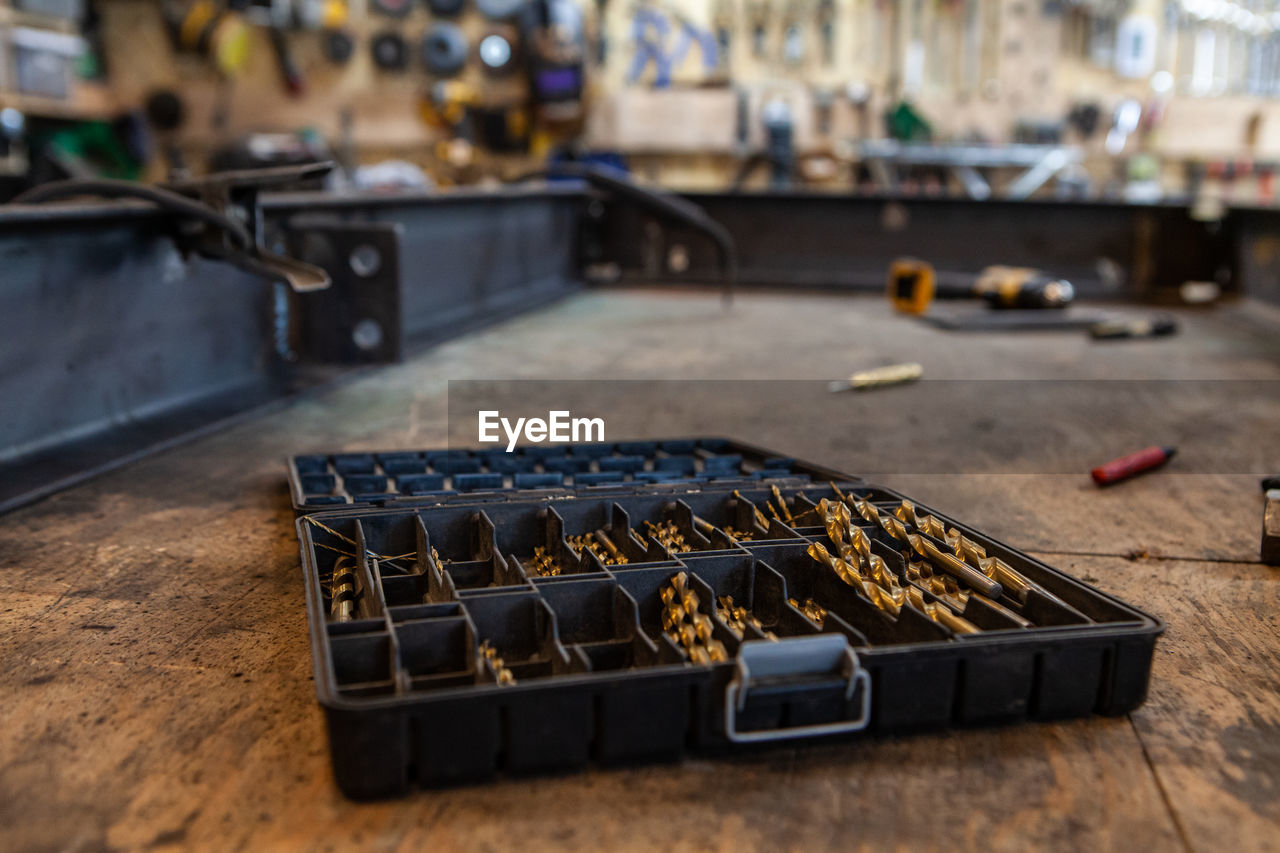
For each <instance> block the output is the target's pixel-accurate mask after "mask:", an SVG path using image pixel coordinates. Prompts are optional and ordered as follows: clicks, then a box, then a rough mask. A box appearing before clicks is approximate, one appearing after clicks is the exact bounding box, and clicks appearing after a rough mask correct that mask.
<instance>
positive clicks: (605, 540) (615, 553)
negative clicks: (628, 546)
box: [595, 530, 627, 566]
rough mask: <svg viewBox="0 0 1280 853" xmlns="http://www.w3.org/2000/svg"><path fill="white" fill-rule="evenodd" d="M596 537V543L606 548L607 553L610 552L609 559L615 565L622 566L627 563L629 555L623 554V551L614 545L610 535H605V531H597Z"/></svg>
mask: <svg viewBox="0 0 1280 853" xmlns="http://www.w3.org/2000/svg"><path fill="white" fill-rule="evenodd" d="M595 537H596V541H597V542H599V543H600V544H601V545H603V546H604V549H605V551H607V552H609V557H610V559H611V560H612V563H613V565H615V566H617V565H622V564H624V563H626V562H627V555H626V554H623V553H622V549H620V548H619V547H618V546H617V545H615V544H613V540H612V539H610V538H609V534H607V533H605V532H604V531H603V530H597V531H596V532H595Z"/></svg>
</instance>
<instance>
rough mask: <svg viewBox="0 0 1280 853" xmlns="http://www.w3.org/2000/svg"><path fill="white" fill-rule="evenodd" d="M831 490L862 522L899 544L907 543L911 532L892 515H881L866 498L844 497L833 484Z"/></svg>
mask: <svg viewBox="0 0 1280 853" xmlns="http://www.w3.org/2000/svg"><path fill="white" fill-rule="evenodd" d="M831 488H832V489H833V490H834V491H835V493H836V495H838V496H839V498H840V500H841V501H842V502H844V503H845V504H847V505H848V506H851V507H853V509H854V510H855V511H857V513H858V515H860V516H862V518H863V519H864V520H866V521H869V522H871V523H872V524H875V525H876V526H878V527H879V528H880V529H881V530H883V531H884V532H885V533H888V534H889V535H890V536H892V537H893V538H894V539H897V540H898V541H900V542H906V541H907V536H908V534H909V533H910V532H911V531H909V530H907V527H906V525H905V524H903V523H902V521H901V520H899V519H897V518H895V517H894V516H892V515H885V514H882V513H881V512H880V510H879V509H877V508H876V505H875V504H873V503H871V501H869V500H867V499H866V498H855V497H853V496H851V495H845V494H844V493H843V492H841V491H840V488H839V487H838V486H836V484H835V483H832V484H831Z"/></svg>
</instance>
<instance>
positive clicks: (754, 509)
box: [733, 489, 769, 530]
mask: <svg viewBox="0 0 1280 853" xmlns="http://www.w3.org/2000/svg"><path fill="white" fill-rule="evenodd" d="M733 496H734V497H735V498H737V499H738V500H740V501H742V502H743V503H744V504H746V505H747V506H749V507H751V515H752V516H753V517H754V518H755V520H756V524H758V525H759V526H760V529H761V530H768V529H769V518H768V517H767V516H766V515H765V514H764V513H763V512H761V511H760V507H758V506H756V505H755V504H753V503H752V502H751V501H749V500H747V499H746V498H744V497H743V496H742V493H741V492H739V491H738V490H737V489H734V490H733Z"/></svg>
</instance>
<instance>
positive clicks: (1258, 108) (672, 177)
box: [0, 0, 1280, 203]
mask: <svg viewBox="0 0 1280 853" xmlns="http://www.w3.org/2000/svg"><path fill="white" fill-rule="evenodd" d="M1273 5H1274V4H1269V3H1251V4H1247V6H1246V5H1242V4H1236V3H1229V2H1219V3H1203V2H1195V0H1176V2H1167V3H1166V2H1160V0H1088V2H1085V0H1062V2H1032V0H929V2H926V0H910V2H886V0H680V2H675V0H627V2H621V0H612V2H611V1H610V0H540V2H537V3H527V2H520V0H109V2H97V3H86V2H75V0H65V2H52V0H0V66H3V67H2V68H0V107H8V106H13V107H16V108H17V109H18V110H19V112H25V113H27V114H29V115H30V116H31V117H33V118H34V117H47V116H52V117H54V118H57V119H68V118H70V119H84V120H96V121H104V120H106V121H109V120H110V119H111V118H112V117H113V116H119V115H124V114H126V113H128V112H129V111H133V112H134V113H135V114H136V115H145V121H146V122H147V124H148V125H149V126H150V127H149V129H150V131H151V132H152V133H153V134H154V136H155V138H156V139H157V141H158V143H159V145H158V147H159V148H160V149H161V150H162V151H164V152H165V153H166V154H169V155H172V154H175V153H177V154H179V155H181V157H180V159H181V161H182V164H183V165H187V166H190V167H191V168H193V169H195V170H197V171H198V170H199V169H200V168H202V167H206V166H208V165H209V163H210V162H211V160H214V159H215V154H218V153H220V154H225V153H226V152H228V151H232V152H233V154H234V152H235V150H236V149H237V147H238V148H239V149H249V150H247V151H246V150H241V151H240V152H239V153H240V154H241V155H243V156H242V157H241V161H252V162H260V161H262V160H270V159H271V158H273V157H274V158H277V159H284V160H288V159H290V158H292V159H293V160H295V161H296V160H297V159H301V158H306V157H311V158H313V159H317V158H334V159H337V160H339V161H341V162H343V163H344V164H346V165H353V164H355V163H357V162H359V163H376V162H380V161H389V160H390V161H393V160H405V161H409V162H411V163H414V164H416V165H418V166H421V167H424V168H425V169H426V171H427V173H428V174H429V176H430V178H431V179H432V180H434V181H435V182H436V183H439V184H451V183H456V184H465V183H473V182H476V181H478V180H482V179H485V178H493V177H497V178H501V177H504V176H510V175H512V174H515V173H518V172H520V171H523V170H524V169H525V168H526V167H527V166H528V165H529V164H530V163H531V162H535V161H541V160H543V159H544V156H545V155H546V153H547V152H548V151H551V150H553V149H554V148H555V147H556V146H557V145H560V144H562V143H566V142H575V143H578V144H581V145H583V146H585V147H587V148H590V149H592V150H596V151H608V152H611V153H614V154H619V155H623V156H626V157H627V158H628V159H629V160H630V163H631V165H632V166H633V168H635V169H637V170H638V171H641V172H643V173H645V174H647V175H648V176H650V177H653V178H655V179H658V180H660V181H662V182H664V183H667V184H669V185H673V186H680V187H684V188H691V189H693V188H706V189H717V190H718V189H722V188H724V187H725V186H728V185H730V184H732V183H733V182H734V181H735V179H736V176H738V175H739V174H740V173H742V172H743V170H744V168H745V167H746V165H747V161H749V160H750V158H752V157H760V156H763V157H765V158H766V159H772V160H776V159H777V154H778V150H777V149H776V146H777V145H779V144H781V142H780V141H781V140H784V139H785V141H786V145H787V147H788V150H789V152H790V153H789V154H788V156H794V158H795V159H796V161H797V162H796V165H795V168H794V170H793V172H794V173H795V174H793V175H792V177H793V178H796V179H798V181H799V182H801V183H804V184H806V185H810V186H813V185H832V186H843V185H847V184H848V183H849V182H850V181H853V180H857V179H858V177H859V175H861V176H862V177H863V178H864V179H865V177H866V175H865V170H861V171H860V168H859V166H860V164H861V163H863V162H865V152H863V151H862V150H861V148H860V143H861V142H862V141H863V140H867V139H876V138H883V137H886V136H889V137H894V138H896V139H898V140H902V141H911V140H919V139H929V140H931V141H935V142H937V141H941V142H946V143H952V144H954V143H970V142H996V143H1000V142H1021V143H1037V144H1049V145H1060V144H1062V145H1069V146H1073V147H1075V148H1078V149H1080V151H1081V152H1082V154H1083V156H1082V158H1081V161H1080V163H1079V164H1078V165H1077V164H1075V163H1072V164H1071V165H1070V167H1069V168H1068V169H1066V170H1065V172H1064V175H1063V176H1065V177H1074V178H1081V177H1087V178H1091V179H1092V181H1093V185H1094V186H1095V187H1098V186H1103V185H1105V183H1106V182H1107V181H1109V180H1110V181H1113V182H1115V181H1119V182H1125V181H1129V182H1132V181H1135V180H1145V181H1147V182H1148V183H1152V182H1157V183H1158V182H1159V181H1161V180H1162V181H1163V182H1164V183H1165V184H1166V185H1174V186H1185V185H1189V184H1192V183H1196V182H1198V181H1202V180H1208V181H1210V182H1216V183H1217V184H1218V185H1219V189H1220V190H1221V192H1220V193H1219V194H1220V195H1223V196H1228V197H1229V198H1228V200H1229V201H1234V202H1237V203H1254V202H1257V201H1268V200H1270V196H1271V194H1272V189H1273V185H1274V174H1275V169H1274V166H1273V164H1275V163H1277V162H1280V101H1277V100H1276V97H1275V96H1276V95H1277V94H1280V84H1277V83H1276V82H1275V81H1276V80H1277V79H1280V74H1277V71H1278V70H1280V35H1277V32H1280V30H1277V27H1280V11H1278V10H1280V7H1277V8H1276V9H1272V6H1273ZM530 8H536V9H537V10H538V11H537V14H535V15H532V16H531V15H530V14H529V13H528V10H529V9H530ZM86 57H92V58H93V60H94V61H92V62H91V61H88V60H86ZM40 69H44V71H45V72H46V73H44V74H43V76H37V75H35V73H34V72H35V71H37V70H40ZM15 115H16V114H15ZM139 120H140V119H139ZM10 124H11V122H7V121H6V123H4V124H3V126H2V127H0V130H3V131H4V132H5V133H9V132H10ZM20 131H21V128H18V129H17V130H16V131H14V132H20ZM250 137H252V138H250ZM130 138H132V137H130ZM0 149H3V146H0ZM76 153H78V152H76V151H73V152H72V155H74V154H76ZM0 154H3V150H0ZM66 159H69V160H70V159H73V158H71V157H68V158H66ZM1153 159H1154V160H1155V161H1156V162H1152V160H1153ZM172 160H173V157H172V156H170V157H168V158H152V159H151V162H150V164H149V166H150V170H151V172H150V175H149V177H153V178H155V177H160V176H161V174H163V173H164V171H166V169H167V167H168V166H169V165H172ZM217 164H218V165H223V166H225V165H228V161H227V158H226V157H222V158H221V159H218V160H217ZM233 164H236V165H239V164H242V163H241V162H238V161H234V159H233ZM73 165H74V164H73ZM63 171H67V169H63ZM767 180H768V176H767V170H758V171H754V172H752V173H751V174H750V175H747V179H745V180H743V181H741V182H742V183H744V184H746V185H763V184H764V183H766V182H767ZM952 184H953V186H952V188H953V189H954V188H955V187H954V182H952Z"/></svg>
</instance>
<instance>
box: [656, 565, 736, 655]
mask: <svg viewBox="0 0 1280 853" xmlns="http://www.w3.org/2000/svg"><path fill="white" fill-rule="evenodd" d="M688 584H689V576H688V574H687V573H685V572H678V573H677V574H675V575H672V577H671V580H670V581H669V582H668V584H667V585H666V586H664V587H663V588H662V589H661V590H659V592H658V595H659V597H660V598H661V599H662V602H663V603H664V604H665V605H666V608H665V609H664V611H663V614H662V628H663V630H664V631H665V632H666V634H667V636H668V637H670V638H671V639H672V640H673V641H674V642H675V643H676V644H677V645H679V646H680V647H681V648H683V649H684V651H685V652H686V654H688V656H689V659H690V660H691V661H693V662H694V663H712V662H719V661H725V660H728V659H729V652H728V650H727V649H726V648H725V647H724V643H721V642H720V641H719V640H717V639H715V637H714V633H715V626H714V623H713V622H712V621H711V617H710V616H708V615H706V614H705V613H702V612H701V611H700V610H699V609H698V608H699V605H700V602H699V601H698V596H697V593H695V592H694V591H693V590H691V589H689V585H688Z"/></svg>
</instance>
